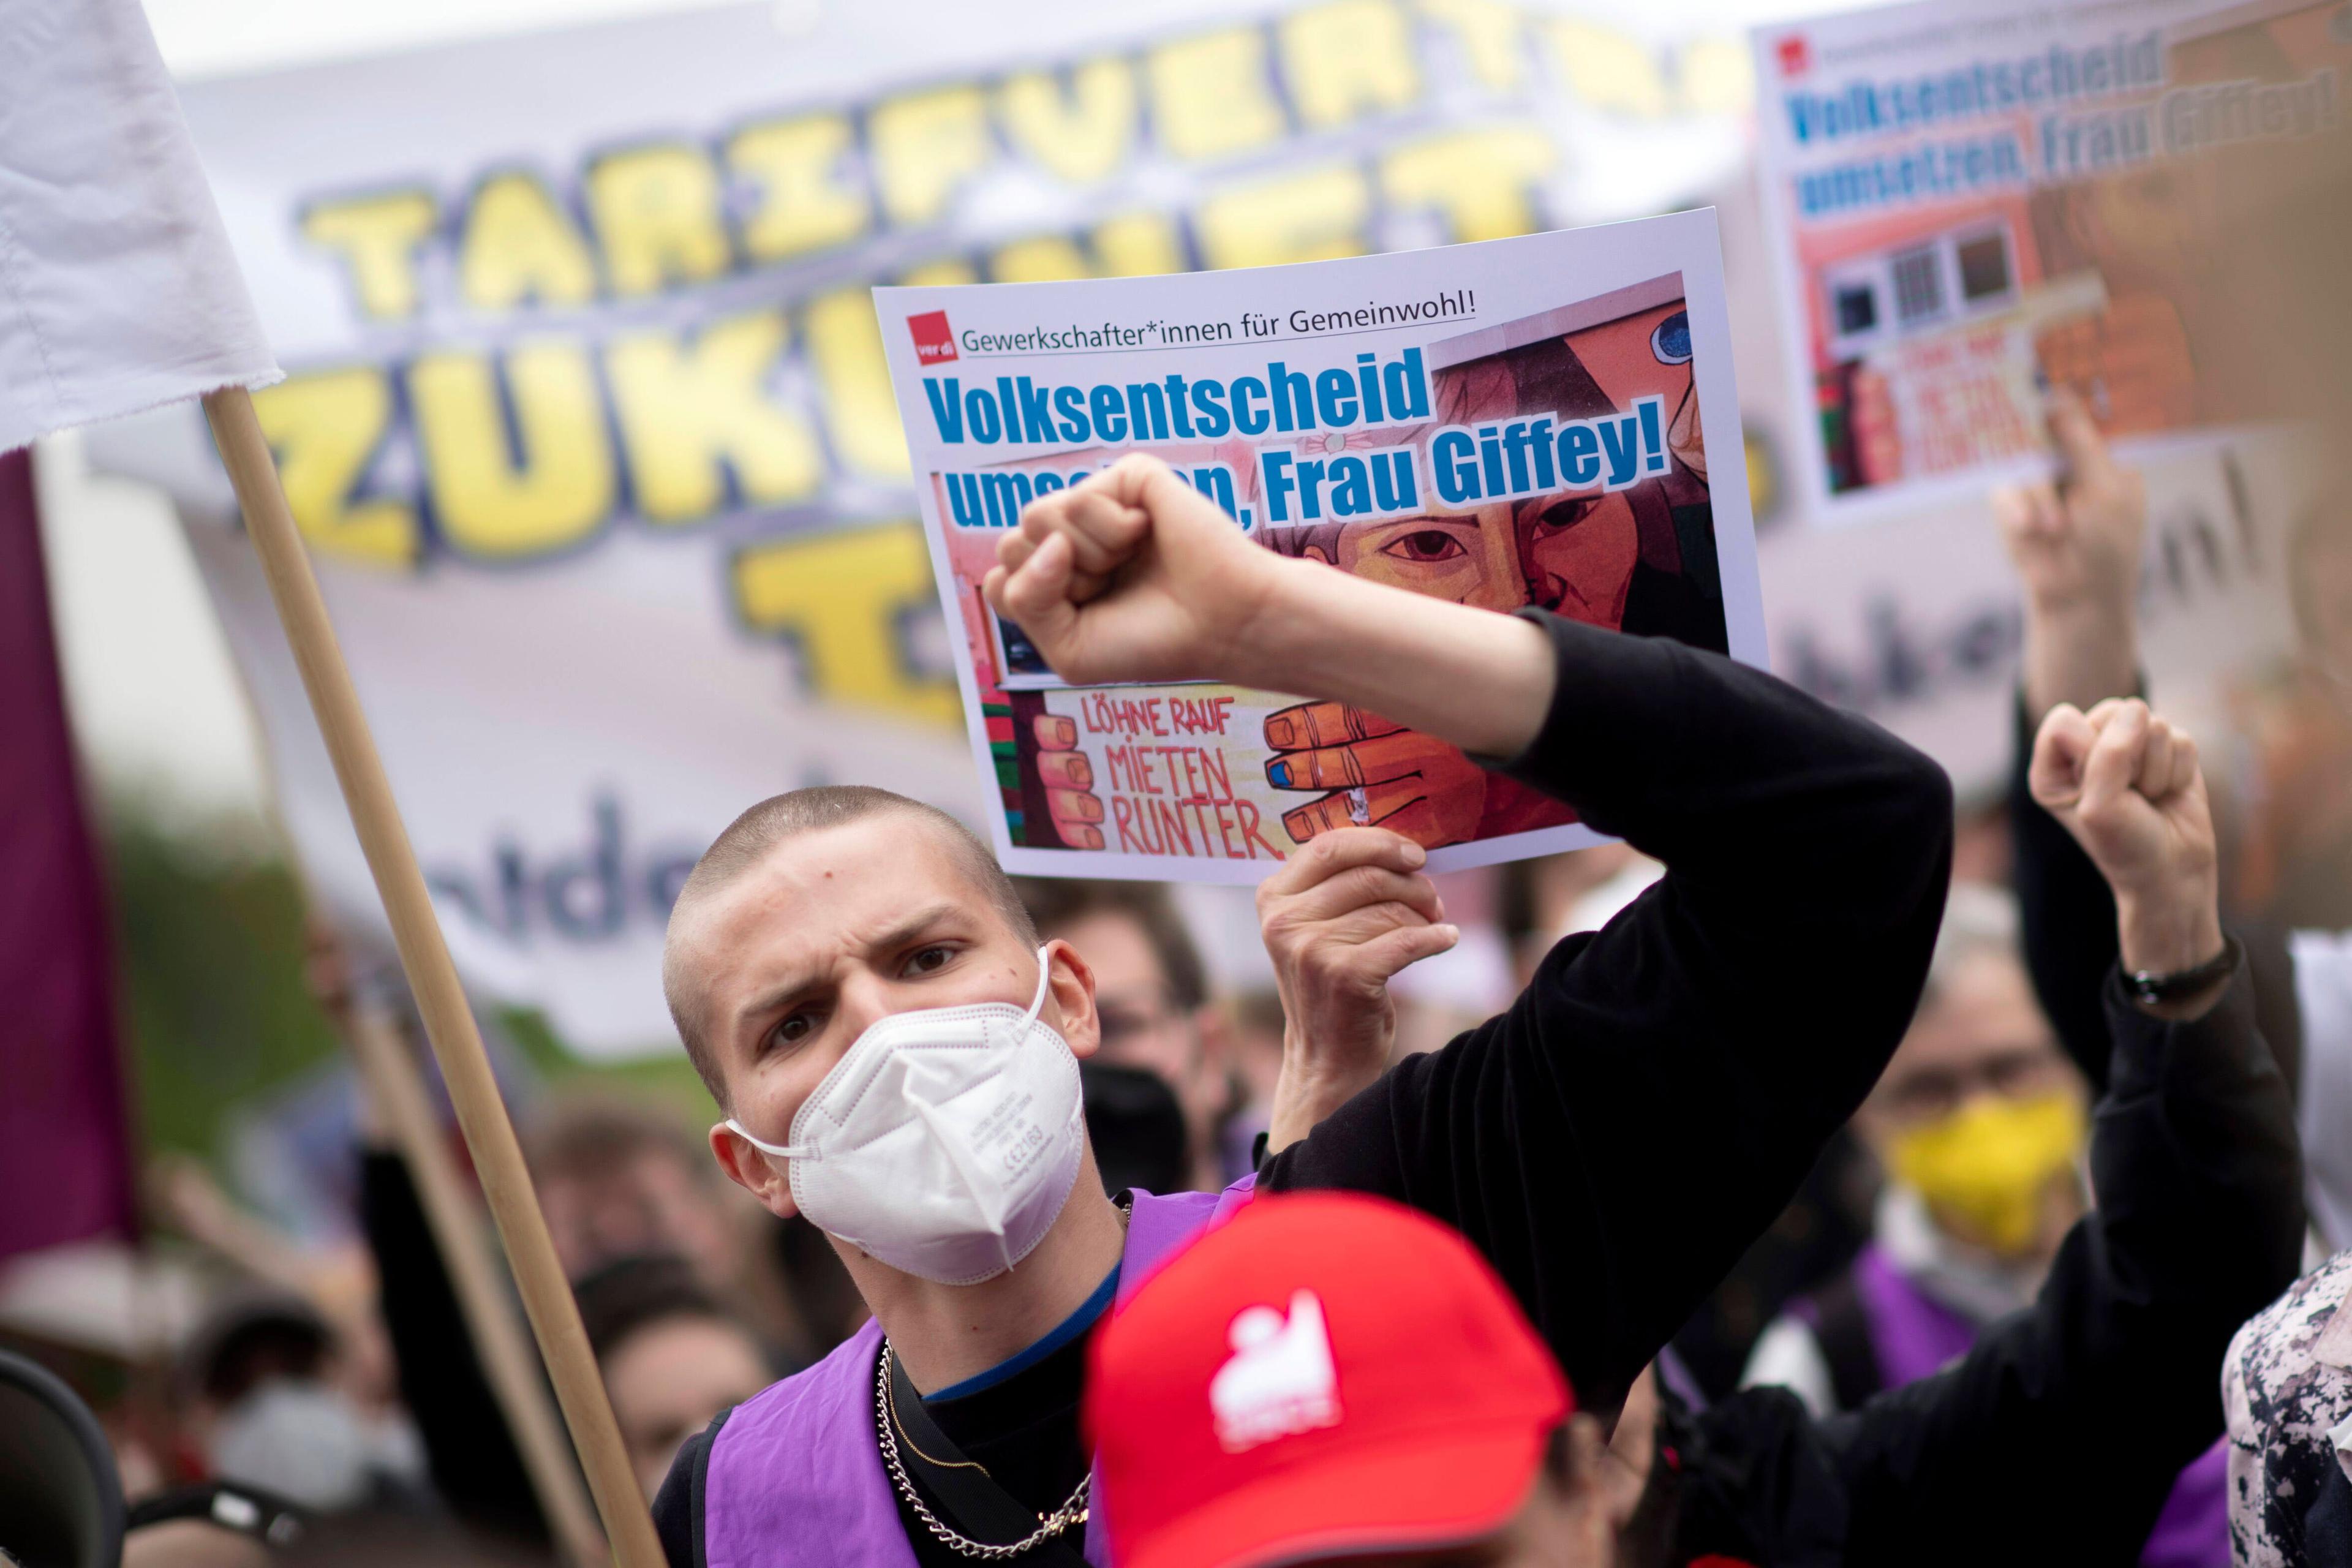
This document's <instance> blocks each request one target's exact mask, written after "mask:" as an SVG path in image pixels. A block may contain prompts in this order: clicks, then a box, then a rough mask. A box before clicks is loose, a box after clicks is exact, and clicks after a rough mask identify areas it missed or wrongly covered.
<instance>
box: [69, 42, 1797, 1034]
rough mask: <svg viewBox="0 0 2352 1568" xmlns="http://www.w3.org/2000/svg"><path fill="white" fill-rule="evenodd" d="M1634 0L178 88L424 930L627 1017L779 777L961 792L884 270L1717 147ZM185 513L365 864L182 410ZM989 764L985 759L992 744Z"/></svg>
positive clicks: (1316, 222) (1464, 232)
mask: <svg viewBox="0 0 2352 1568" xmlns="http://www.w3.org/2000/svg"><path fill="white" fill-rule="evenodd" d="M1750 86H1751V84H1750V78H1749V67H1748V57H1747V54H1746V51H1745V49H1744V47H1743V46H1742V44H1741V43H1740V41H1739V40H1738V38H1737V37H1733V36H1731V35H1729V34H1726V35H1724V36H1721V37H1707V36H1703V35H1698V34H1695V33H1692V32H1691V31H1689V30H1688V28H1687V27H1686V26H1685V24H1684V23H1683V22H1681V21H1680V20H1678V18H1677V15H1676V11H1675V7H1674V6H1673V5H1640V6H1633V5H1611V6H1607V7H1599V6H1589V5H1588V6H1584V7H1581V8H1571V9H1556V8H1530V7H1523V6H1518V5H1508V4H1504V3H1502V0H1316V3H1310V4H1303V5H1270V4H1266V3H1265V0H1260V3H1258V4H1254V5H1216V4H1202V3H1200V0H1192V3H1190V4H1172V3H1162V4H1154V3H1143V0H1131V3H1129V4H1127V5H1116V6H1103V5H1079V4H1075V3H1066V0H1034V3H1032V4H1029V5H1023V6H1020V7H1009V6H983V5H959V4H950V3H947V0H919V3H917V0H906V3H900V4H890V5H826V6H823V7H821V8H820V7H814V6H807V7H803V6H790V5H788V6H782V7H779V6H777V5H766V4H761V5H733V6H729V7H726V8H723V9H715V10H710V11H705V12H697V13H690V14H685V15H678V16H665V17H662V18H660V19H658V20H649V21H640V22H629V23H624V24H614V25H604V26H593V27H584V28H581V29H577V30H573V31H568V32H563V33H554V34H542V35H538V36H531V37H514V38H506V39H499V40H493V41H489V42H480V43H469V44H466V45H463V46H459V47H447V48H440V49H435V50H431V51H426V52H419V53H414V54H408V55H404V56H397V57H388V58H377V59H372V60H366V61H362V62H356V63H352V64H346V65H336V66H330V67H323V68H310V69H304V70H299V71H293V72H286V73H280V74H275V75H269V76H262V77H255V78H247V79H238V80H233V81H232V80H220V81H212V82H205V83H199V84H194V85H192V86H190V87H188V88H187V89H185V90H184V102H185V106H186V110H187V115H188V120H189V122H190V124H191V126H192V128H193V129H194V133H195V137H196V141H197V144H198V146H199V149H200V151H201V152H202V153H203V155H204V158H205V165H206V169H207V172H208V173H209V174H210V176H211V178H212V181H213V183H214V186H215V190H216V192H217V194H218V195H219V198H220V204H221V207H222V210H223V212H224V214H225V216H226V219H227V222H228V225H229V228H230V232H231V238H232V241H233V243H234V244H235V246H236V252H237V256H238V259H239V261H240V262H241V263H242V265H243V267H244V269H245V273H246V276H247V279H249V280H250V282H251V284H252V287H253V291H254V294H255V296H256V298H257V300H258V302H259V304H260V307H261V310H262V312H263V315H264V318H265V322H266V325H267V328H268V333H269V337H270V340H271V343H272V346H273V347H274V348H275V350H276V351H277V353H278V357H279V359H280V361H281V363H283V364H284V365H285V366H286V368H287V370H288V372H289V376H288V379H287V381H286V382H285V383H284V384H282V385H280V386H278V387H275V388H271V389H269V390H268V391H267V392H265V393H263V394H261V395H258V396H257V399H256V402H257V405H258V407H259V409H260V412H261V417H262V419H263V422H264V424H265V426H266V427H267V429H268V434H269V437H270V438H271V440H272V442H273V443H274V444H275V446H276V447H277V450H278V460H279V463H280V465H281V467H282V468H283V471H284V476H285V481H286V488H287V490H288V492H289V497H290V499H291V500H292V502H293V505H294V508H295V511H296V514H297V517H298V520H299V522H300V524H301V526H302V528H303V530H304V531H305V533H306V534H307V535H308V537H309V539H310V543H311V545H312V546H313V549H314V551H315V552H316V554H317V558H318V560H319V563H320V573H321V575H322V578H323V579H324V586H325V591H326V594H327V598H328V601H329V605H330V607H331V611H332V613H333V615H334V616H335V620H336V624H337V626H338V627H339V629H340V630H341V635H342V638H343V642H344V647H345V648H346V649H347V651H348V653H349V656H350V658H351V662H352V667H353V670H354V674H355V676H356V678H357V679H358V682H359V686H360V691H361V695H362V699H363V700H364V701H365V702H366V705H367V708H368V710H369V715H370V718H371V720H372V721H373V724H374V727H375V732H376V735H377V738H378V740H379V742H380V743H381V745H382V747H383V752H384V753H385V760H386V763H387V765H388V767H389V768H390V771H391V774H392V778H393V783H394V787H395V789H396V790H397V792H398V795H399V798H400V804H401V806H402V808H403V811H404V815H405V816H406V819H407V822H408V826H409V829H410V832H411V834H412V835H413V837H414V838H415V843H416V847H417V851H418V854H419V857H420V858H421V859H422V861H423V863H424V865H425V869H426V873H427V876H428V878H429V879H430V880H431V882H432V884H433V887H434V889H435V890H436V895H437V897H438V899H439V903H440V910H441V913H442V917H443V921H444V924H445V925H446V929H447V931H448V933H449V938H450V942H451V945H452V947H453V948H454V949H455V951H456V952H457V958H458V961H459V963H460V964H461V966H463V967H464V969H465V970H466V971H467V974H468V976H469V977H470V978H471V980H472V981H473V982H474V983H475V984H477V985H478V986H480V987H481V988H483V990H484V991H485V992H486V993H488V994H495V995H499V996H502V997H505V998H508V999H510V1000H513V1001H516V1002H520V1003H526V1004H532V1005H540V1006H542V1007H544V1008H545V1010H546V1011H547V1013H548V1015H549V1016H550V1018H551V1021H552V1022H553V1024H554V1025H555V1026H556V1027H557V1029H558V1030H559V1031H560V1032H561V1033H562V1035H563V1036H564V1037H566V1038H567V1039H568V1040H569V1041H570V1042H572V1044H573V1045H574V1046H576V1047H579V1048H580V1049H582V1050H583V1051H584V1052H586V1053H588V1054H592V1055H601V1056H620V1055H627V1054H631V1053H633V1052H636V1051H641V1050H644V1049H647V1048H656V1049H657V1048H665V1047H667V1045H668V1043H669V1041H670V1030H669V1024H668V1019H667V1016H666V1014H665V1013H664V1011H663V1008H662V1005H661V998H660V989H659V984H658V962H657V961H658V955H659V950H660V941H661V933H662V928H663V924H664V921H665V920H666V918H667V910H668V906H669V902H670V900H671V898H672V896H673V894H674V892H675V889H676V888H677V884H678V882H679V880H680V879H682V878H683V877H684V875H685V873H686V871H687V869H688V868H689V867H690V866H691V865H692V863H693V860H694V857H695V855H696V854H697V852H698V850H699V849H700V847H702V846H703V845H704V844H705V843H707V842H708V841H709V839H710V838H711V837H713V836H714V835H715V834H716V833H717V832H718V830H719V828H720V827H722V826H725V824H726V823H727V821H728V820H729V819H730V817H731V816H733V815H734V814H735V813H736V812H737V811H739V810H740V809H741V808H742V807H744V806H745V805H749V804H751V802H752V801H754V800H756V799H758V798H760V797H761V796H762V795H768V794H771V793H773V792H775V791H777V790H781V789H786V788H790V787H793V786H794V785H798V784H807V783H810V782H814V781H821V780H833V781H842V782H850V781H856V782H867V783H874V784H884V785H887V786H889V787H891V788H895V789H898V790H902V791H905V792H908V793H909V794H913V795H920V796H923V797H925V798H927V799H929V800H933V801H936V802H938V803H940V805H946V806H948V807H950V809H954V810H957V811H959V812H961V813H962V814H964V815H966V816H969V817H971V818H972V819H974V820H978V817H979V812H980V809H981V806H982V802H983V801H984V799H986V798H987V795H986V793H984V792H983V789H982V780H980V779H978V778H976V777H975V776H974V774H973V772H972V768H973V763H972V753H971V751H970V750H969V749H967V747H966V746H965V745H964V743H963V741H962V738H961V728H960V722H959V718H958V704H957V700H956V694H955V685H954V679H953V675H952V669H951V665H950V659H949V655H948V648H947V644H946V640H945V637H944V635H943V632H942V629H941V626H940V616H939V610H938V604H937V600H936V597H935V596H934V595H933V592H932V589H931V584H930V580H929V566H928V563H927V561H926V557H925V553H924V546H923V542H922V540H921V537H920V535H919V532H918V530H917V528H916V525H915V522H914V521H913V519H914V514H915V509H914V505H913V500H912V497H911V494H910V491H909V486H908V472H907V457H906V450H905V447H904V444H903V441H902V438H901V436H900V434H899V426H898V418H897V415H896V410H895V406H894V405H893V402H892V398H891V394H890V384H889V379H888V376H887V373H886V371H885V368H884V364H883V359H882V352H881V345H880V342H879V339H878V337H877V331H876V327H875V318H874V310H873V306H872V303H871V300H870V299H869V296H868V292H867V291H868V289H869V288H870V287H871V286H872V285H874V284H876V283H879V282H893V283H907V282H946V281H967V280H1000V279H1059V278H1070V277H1085V276H1097V275H1133V274H1141V273H1151V272H1163V271H1173V270H1182V269H1189V268H1203V267H1241V266H1254V265H1259V264H1264V263H1273V262H1284V261H1293V260H1300V259H1307V258H1321V257H1334V256H1343V255H1349V254H1354V253H1358V252H1363V251H1370V250H1381V249H1393V248H1401V247H1413V246H1423V245H1431V244H1439V243H1445V242H1449V241H1454V240H1465V239H1483V238H1490V237H1499V236H1504V235H1509V234H1517V233H1521V232H1526V231H1529V230H1535V229H1542V228H1549V227H1558V226H1569V225H1575V224H1582V223H1589V222H1594V221H1600V220H1603V219H1609V218H1616V217H1623V216H1636V215H1640V214H1643V213H1650V212H1656V211H1661V210H1665V209H1669V208H1672V207H1675V206H1680V205H1689V204H1690V203H1693V202H1695V201H1701V200H1705V199H1708V198H1710V197H1711V196H1713V195H1716V194H1717V193H1719V192H1721V191H1723V190H1725V189H1727V188H1729V187H1732V186H1734V185H1736V184H1737V183H1738V182H1739V181H1740V180H1741V179H1743V178H1744V173H1743V165H1742V163H1741V159H1742V156H1743V146H1742V137H1743V132H1742V126H1743V125H1744V123H1745V116H1746V114H1747V112H1748V100H1749V93H1750ZM91 449H92V453H93V456H94V458H96V459H97V460H98V461H99V462H100V463H101V464H102V465H104V466H106V467H109V468H113V469H115V470H116V471H119V472H125V473H130V474H132V475H135V476H138V477H142V478H146V479H155V480H159V481H161V482H163V483H164V484H166V485H168V486H169V487H170V488H171V489H173V491H174V493H175V494H177V495H178V496H179V497H180V499H181V500H182V501H183V503H184V511H185V514H186V516H187V520H188V531H189V534H190V537H191V539H192V541H193V542H194V549H195V552H196V554H197V558H198V560H199V561H200V562H201V563H202V565H203V567H204V571H205V577H206V580H207V582H208V584H210V586H211V589H212V591H213V595H214V597H215V601H216V603H217V604H218V605H219V607H220V609H221V612H222V615H223V618H224V620H225V621H226V625H227V626H228V629H229V633H230V636H231V639H232V641H233V643H234V645H235V647H236V651H237V654H238V656H239V659H240V662H241V664H242V665H243V667H244V669H245V671H246V674H247V679H248V680H249V681H250V683H251V685H252V688H253V689H254V692H255V696H256V700H257V704H258V706H259V708H260V710H261V714H262V717H263V719H264V721H265V724H266V727H267V729H268V732H269V734H270V736H271V740H272V742H273V748H274V754H273V757H272V765H273V769H274V773H275V778H276V784H277V788H278V797H279V805H280V809H281V811H282V813H283V815H284V816H285V818H286V821H287V823H288V825H289V828H290V830H291V832H292V833H293V835H294V837H295V839H296V841H297V847H298V848H299V853H300V856H301V858H302V861H303V864H304V867H305V869H306V870H307V871H308V873H309V874H310V877H311V879H312V880H313V881H314V882H315V883H316V884H317V885H318V886H319V889H320V893H321V895H322V896H323V897H324V898H325V899H327V900H329V901H330V903H331V905H333V906H334V908H335V912H336V913H337V914H338V915H339V916H341V918H342V919H344V920H347V921H368V920H372V919H373V918H374V916H373V905H374V900H373V893H372V891H371V889H370V885H369V882H368V879H367V877H366V873H365V869H364V868H363V866H362V863H361V860H360V857H359V852H358V848H357V847H356V844H355V843H354V842H353V840H352V837H351V834H350V829H349V827H348V826H347V825H346V822H345V819H344V816H343V813H342V809H341V805H340V803H339V800H338V797H337V795H336V792H335V788H334V784H333V780H332V777H331V773H330V772H329V770H328V767H327V763H326V758H325V754H324V752H323V750H322V748H320V745H319V743H318V742H317V739H316V737H315V735H314V734H313V733H312V731H311V728H310V720H309V717H308V711H307V709H306V707H305V705H304V704H303V702H302V700H301V697H300V693H299V686H298V685H297V683H296V680H295V678H294V673H293V670H292V668H291V666H290V663H289V659H288V658H287V655H286V651H285V647H284V644H283V642H282V640H281V638H280V637H279V634H278V630H277V626H276V624H275V621H274V618H273V617H272V616H270V614H269V613H268V605H267V603H266V599H265V596H264V594H263V590H262V585H261V583H260V580H259V575H258V572H257V568H256V565H255V563H254V561H253V558H252V556H251V553H250V552H249V551H248V550H247V548H246V546H245V544H244V542H243V540H242V539H241V537H240V536H239V535H238V534H237V533H236V531H235V523H234V521H233V515H232V513H231V510H230V508H229V506H228V504H227V495H226V485H225V483H224V482H223V481H222V480H220V479H219V478H218V477H217V473H216V469H215V466H214V465H213V463H212V461H211V459H210V455H209V453H208V452H207V450H206V449H205V445H204V436H203V432H202V428H201V426H199V425H197V424H196V423H195V422H194V416H170V415H167V416H159V417H151V418H148V419H145V420H142V421H140V422H137V423H134V424H129V425H124V426H116V427H113V428H111V429H109V430H106V431H102V432H99V433H96V434H95V435H94V436H93V437H92V439H91ZM992 782H993V781H991V783H992Z"/></svg>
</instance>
